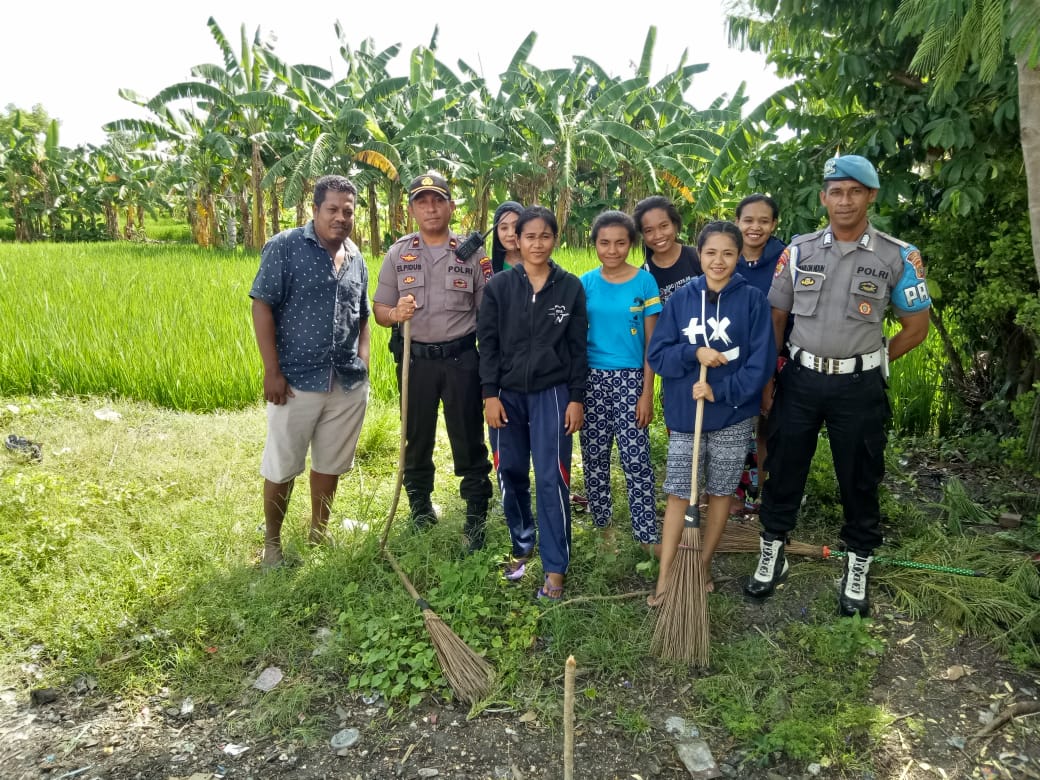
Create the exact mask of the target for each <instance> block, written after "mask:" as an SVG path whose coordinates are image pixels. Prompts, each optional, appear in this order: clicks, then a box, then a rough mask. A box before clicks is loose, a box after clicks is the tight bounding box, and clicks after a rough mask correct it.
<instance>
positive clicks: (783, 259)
mask: <svg viewBox="0 0 1040 780" xmlns="http://www.w3.org/2000/svg"><path fill="white" fill-rule="evenodd" d="M787 260H788V253H787V250H786V249H785V250H784V253H783V254H782V255H780V259H779V260H777V261H776V268H775V269H773V278H774V279H775V278H776V277H778V276H780V274H782V273H783V272H784V269H785V268H787Z"/></svg>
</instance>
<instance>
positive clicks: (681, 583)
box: [650, 364, 709, 667]
mask: <svg viewBox="0 0 1040 780" xmlns="http://www.w3.org/2000/svg"><path fill="white" fill-rule="evenodd" d="M707 374H708V367H707V366H705V365H703V364H702V365H701V374H700V381H701V382H703V381H704V380H705V377H706V376H707ZM703 424H704V399H703V398H699V399H697V417H696V421H695V423H694V426H693V466H692V473H691V475H690V505H689V506H688V507H687V508H686V522H685V525H684V527H683V532H682V538H681V540H680V542H679V549H678V550H676V552H675V558H673V559H672V565H671V568H670V569H669V570H668V579H667V587H666V589H665V592H664V594H663V599H662V601H661V605H660V606H659V607H658V608H657V624H656V625H655V626H654V636H653V639H652V640H651V642H650V652H652V653H653V654H654V655H656V656H657V657H659V658H663V659H666V660H671V661H682V662H684V663H688V664H691V665H693V666H699V667H704V666H707V665H708V641H709V630H708V599H707V593H705V591H704V572H703V565H702V563H701V530H700V520H701V518H700V507H699V506H698V505H697V502H698V499H699V491H698V485H697V476H698V475H697V463H698V461H699V460H700V449H701V428H702V427H703Z"/></svg>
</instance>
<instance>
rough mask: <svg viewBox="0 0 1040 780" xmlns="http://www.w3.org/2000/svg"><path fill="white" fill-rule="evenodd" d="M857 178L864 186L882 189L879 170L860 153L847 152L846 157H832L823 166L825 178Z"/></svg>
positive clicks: (829, 179) (825, 179) (827, 179)
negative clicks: (878, 174)
mask: <svg viewBox="0 0 1040 780" xmlns="http://www.w3.org/2000/svg"><path fill="white" fill-rule="evenodd" d="M834 179H855V180H856V181H858V182H859V183H860V184H862V185H863V186H864V187H870V189H872V190H877V189H881V182H879V181H878V176H877V171H876V170H874V166H873V165H871V164H870V160H868V159H867V158H866V157H860V156H859V155H858V154H846V155H845V156H844V157H832V158H831V159H829V160H828V161H827V162H826V163H824V166H823V180H824V181H833V180H834Z"/></svg>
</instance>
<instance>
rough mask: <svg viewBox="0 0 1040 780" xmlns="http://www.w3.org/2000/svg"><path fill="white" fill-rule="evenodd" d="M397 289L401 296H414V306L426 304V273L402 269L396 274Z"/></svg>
mask: <svg viewBox="0 0 1040 780" xmlns="http://www.w3.org/2000/svg"><path fill="white" fill-rule="evenodd" d="M397 289H398V291H399V292H400V294H401V295H402V296H405V295H412V296H414V297H415V306H416V308H418V309H421V308H422V307H423V306H424V305H426V274H425V272H423V271H411V270H409V271H402V272H400V273H398V274H397Z"/></svg>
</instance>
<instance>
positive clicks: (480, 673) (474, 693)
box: [422, 609, 495, 704]
mask: <svg viewBox="0 0 1040 780" xmlns="http://www.w3.org/2000/svg"><path fill="white" fill-rule="evenodd" d="M422 616H423V623H425V624H426V631H427V632H428V633H429V635H430V639H431V640H432V641H433V647H434V649H435V650H436V651H437V661H438V662H439V663H440V666H441V673H442V674H443V675H444V679H445V680H447V681H448V685H449V686H451V690H452V693H454V694H455V696H457V697H458V698H459V699H461V700H462V701H464V702H466V703H467V704H474V703H476V702H478V701H480V700H481V699H485V698H487V696H488V694H490V693H491V684H492V682H493V681H494V677H495V675H494V672H493V671H492V669H491V665H490V664H488V662H487V661H486V660H485V659H484V657H483V656H480V655H477V653H475V652H474V651H473V649H472V648H471V647H470V646H469V645H467V644H466V643H465V642H463V641H462V638H461V637H460V636H459V635H458V634H456V633H455V632H454V631H452V630H451V629H450V628H449V627H448V624H447V623H445V622H444V621H443V620H441V618H440V616H439V615H438V614H437V613H436V612H434V611H433V610H432V609H424V610H423V613H422Z"/></svg>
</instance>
